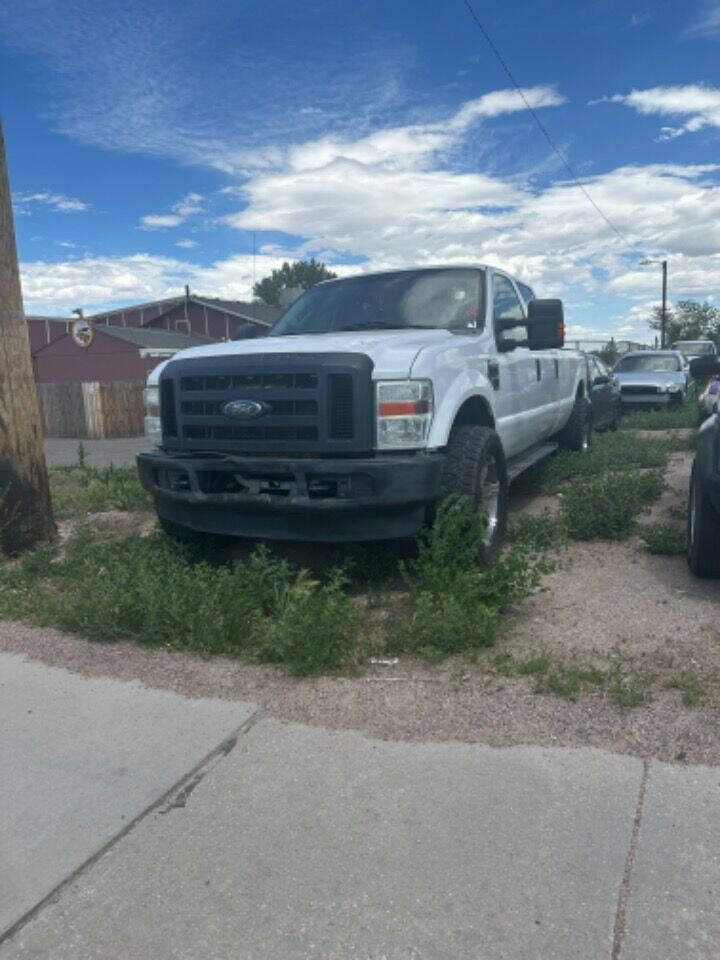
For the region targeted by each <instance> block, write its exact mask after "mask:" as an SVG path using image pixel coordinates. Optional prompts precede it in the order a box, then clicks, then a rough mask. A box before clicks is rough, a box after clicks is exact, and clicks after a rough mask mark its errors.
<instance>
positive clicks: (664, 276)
mask: <svg viewBox="0 0 720 960" xmlns="http://www.w3.org/2000/svg"><path fill="white" fill-rule="evenodd" d="M660 346H661V347H662V349H663V350H664V349H665V347H666V346H667V260H663V261H662V324H661V327H660Z"/></svg>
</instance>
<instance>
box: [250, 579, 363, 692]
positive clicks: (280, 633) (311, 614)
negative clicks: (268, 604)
mask: <svg viewBox="0 0 720 960" xmlns="http://www.w3.org/2000/svg"><path fill="white" fill-rule="evenodd" d="M342 587H343V578H342V574H341V573H340V572H339V571H335V572H333V573H332V574H331V576H330V579H329V582H328V583H327V584H325V585H324V586H321V585H319V584H318V583H316V582H314V581H311V580H308V579H307V577H306V576H304V575H299V576H298V577H297V579H296V580H295V582H294V583H292V584H291V585H290V586H289V587H288V589H287V590H285V591H284V593H283V597H282V601H281V603H280V604H279V605H278V606H277V607H276V609H275V610H273V611H272V614H271V615H269V616H266V617H265V618H264V620H263V621H262V630H261V632H260V637H261V639H260V641H259V643H258V646H257V656H258V659H260V660H265V661H267V662H269V663H282V664H285V666H286V667H287V668H288V670H289V671H290V673H295V674H315V673H324V672H325V671H327V670H333V669H336V668H337V667H339V666H341V665H342V664H343V663H344V662H345V661H346V660H347V659H348V657H349V656H350V654H351V653H352V650H353V647H354V645H355V636H356V633H357V627H358V623H359V614H358V611H357V609H356V608H355V607H354V606H353V604H352V602H351V601H350V600H349V599H348V597H347V596H346V595H345V594H344V593H343V590H342Z"/></svg>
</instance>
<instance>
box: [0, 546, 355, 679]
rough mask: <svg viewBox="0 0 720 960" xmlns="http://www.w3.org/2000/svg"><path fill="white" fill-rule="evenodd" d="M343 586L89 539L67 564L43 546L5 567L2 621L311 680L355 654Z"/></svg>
mask: <svg viewBox="0 0 720 960" xmlns="http://www.w3.org/2000/svg"><path fill="white" fill-rule="evenodd" d="M342 587H343V580H342V574H341V573H340V572H339V571H334V572H332V573H331V574H330V576H329V577H328V580H327V582H326V583H324V584H321V583H319V582H317V581H315V580H311V579H310V578H309V576H308V574H307V572H306V571H304V570H300V571H297V570H293V569H291V567H290V566H289V564H287V562H285V561H282V560H277V559H275V558H273V557H272V556H271V555H270V553H269V552H268V551H267V550H264V549H258V550H257V551H256V552H255V553H254V554H253V555H252V556H251V558H250V560H249V561H248V562H247V563H241V562H236V563H234V564H232V565H230V566H213V565H212V564H210V563H209V562H207V561H206V560H204V559H201V558H200V557H199V556H198V555H196V554H194V553H193V552H192V551H190V550H188V549H187V548H182V547H179V546H177V545H175V544H173V543H172V542H171V541H170V540H168V539H167V538H166V537H164V536H162V535H161V534H156V535H154V536H152V537H127V538H125V539H123V540H117V541H114V542H113V543H102V544H101V543H96V542H93V541H92V540H91V539H90V538H89V537H88V536H87V535H85V534H81V535H79V536H77V537H76V538H75V539H74V540H73V541H71V542H70V543H69V544H68V546H67V548H66V551H65V553H64V554H63V555H62V556H60V555H58V554H57V553H56V551H55V548H54V547H52V546H48V545H43V546H42V547H39V548H38V549H36V550H34V551H32V552H30V553H27V554H25V555H24V556H23V558H22V560H21V561H20V562H19V563H18V564H16V565H15V566H12V567H4V568H0V616H3V617H17V618H21V619H24V620H27V621H29V622H31V623H36V624H38V625H51V624H52V625H54V626H57V627H60V628H61V629H63V630H68V631H70V632H72V633H76V634H78V635H79V636H83V637H86V638H88V639H90V640H96V641H104V642H111V641H115V640H119V639H124V638H127V639H133V640H136V641H137V642H139V643H142V644H147V645H149V646H169V647H176V648H179V649H187V650H193V651H197V652H202V653H220V654H227V655H229V656H242V657H245V658H247V659H254V660H260V661H265V662H272V663H283V664H284V665H285V666H286V667H287V669H288V670H289V671H290V672H291V673H297V674H312V673H321V672H325V671H327V670H331V669H333V668H336V667H339V666H341V665H342V664H343V663H344V662H345V661H346V660H347V659H348V657H349V656H350V654H351V653H352V651H353V649H354V646H355V643H356V637H357V631H358V626H359V622H358V614H357V608H356V607H355V605H354V604H353V603H352V601H351V600H350V599H349V598H348V597H347V596H346V595H345V593H344V592H343V589H342Z"/></svg>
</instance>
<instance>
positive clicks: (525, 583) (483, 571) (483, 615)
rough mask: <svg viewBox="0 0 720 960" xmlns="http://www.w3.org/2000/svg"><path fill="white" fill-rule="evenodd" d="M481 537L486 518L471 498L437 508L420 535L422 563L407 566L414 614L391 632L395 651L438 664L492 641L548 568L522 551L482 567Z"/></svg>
mask: <svg viewBox="0 0 720 960" xmlns="http://www.w3.org/2000/svg"><path fill="white" fill-rule="evenodd" d="M483 535H484V526H483V520H482V517H481V516H480V515H479V514H478V512H477V511H475V510H473V509H472V507H471V506H470V504H469V503H468V502H467V501H466V500H462V499H459V498H453V497H450V498H448V499H447V500H445V501H444V502H443V503H441V504H440V506H439V507H438V510H437V514H436V518H435V523H434V524H433V526H432V527H431V528H429V529H428V530H426V531H424V532H423V533H422V534H421V535H420V537H419V538H418V553H417V558H416V559H414V560H411V561H409V562H407V563H404V564H402V572H403V576H404V579H405V582H406V584H407V586H408V589H409V590H410V593H411V595H412V597H413V598H414V600H415V614H414V616H413V618H412V620H411V622H410V623H409V624H408V626H407V627H406V628H405V629H404V630H395V631H394V634H395V635H394V637H393V646H394V649H395V650H396V651H398V650H400V649H405V650H413V651H416V652H422V653H423V655H425V656H428V657H429V658H430V659H437V658H438V657H440V656H441V655H448V654H453V653H459V652H461V651H463V650H471V649H477V648H479V647H486V646H489V645H490V644H492V643H493V642H494V640H495V638H496V636H497V633H498V630H499V629H500V626H501V623H502V613H503V611H504V610H505V609H506V608H507V607H508V606H510V605H511V604H512V603H515V602H516V601H517V600H520V599H521V598H522V597H525V596H527V594H528V593H529V592H530V591H531V590H532V589H533V587H534V586H535V585H536V584H537V582H538V580H539V577H540V574H541V573H542V572H543V571H544V570H545V569H546V568H547V567H546V564H545V563H544V561H543V560H542V558H541V557H540V556H538V555H537V554H535V553H534V552H533V551H531V550H530V549H529V548H527V547H525V548H523V547H520V546H513V547H511V548H510V549H509V550H507V551H506V552H505V553H503V554H501V555H500V556H499V557H497V558H496V559H495V560H493V561H492V562H491V563H488V564H486V565H485V566H481V567H478V563H477V558H478V554H479V552H480V546H481V543H482V538H483Z"/></svg>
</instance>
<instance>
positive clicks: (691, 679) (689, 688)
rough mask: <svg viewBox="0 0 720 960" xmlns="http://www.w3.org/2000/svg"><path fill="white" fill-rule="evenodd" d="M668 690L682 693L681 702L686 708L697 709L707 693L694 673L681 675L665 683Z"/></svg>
mask: <svg viewBox="0 0 720 960" xmlns="http://www.w3.org/2000/svg"><path fill="white" fill-rule="evenodd" d="M665 689H666V690H680V691H682V696H681V700H682V702H683V704H684V706H686V707H696V706H697V705H698V704H699V703H700V702H701V701H702V700H703V699H704V697H705V691H704V690H703V688H702V687H701V685H700V681H699V679H698V677H697V675H696V674H694V673H681V674H680V675H679V676H677V677H671V678H670V679H669V680H667V681H666V682H665Z"/></svg>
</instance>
